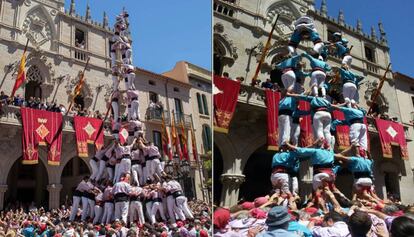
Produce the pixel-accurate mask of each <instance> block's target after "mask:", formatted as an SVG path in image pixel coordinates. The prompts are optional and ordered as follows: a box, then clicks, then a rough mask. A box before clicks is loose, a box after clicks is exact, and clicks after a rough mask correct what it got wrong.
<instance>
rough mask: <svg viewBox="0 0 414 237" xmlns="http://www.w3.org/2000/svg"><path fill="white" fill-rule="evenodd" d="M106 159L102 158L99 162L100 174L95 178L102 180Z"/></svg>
mask: <svg viewBox="0 0 414 237" xmlns="http://www.w3.org/2000/svg"><path fill="white" fill-rule="evenodd" d="M105 166H106V161H104V160H100V161H99V164H98V174H97V175H96V177H95V180H100V179H101V178H102V175H103V172H104V170H105Z"/></svg>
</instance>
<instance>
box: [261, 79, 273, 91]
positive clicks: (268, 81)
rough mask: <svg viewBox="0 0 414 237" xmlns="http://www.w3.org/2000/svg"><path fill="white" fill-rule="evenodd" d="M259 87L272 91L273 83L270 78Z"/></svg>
mask: <svg viewBox="0 0 414 237" xmlns="http://www.w3.org/2000/svg"><path fill="white" fill-rule="evenodd" d="M261 87H262V88H266V89H273V83H272V81H271V80H270V78H268V79H266V81H265V82H262V84H261Z"/></svg>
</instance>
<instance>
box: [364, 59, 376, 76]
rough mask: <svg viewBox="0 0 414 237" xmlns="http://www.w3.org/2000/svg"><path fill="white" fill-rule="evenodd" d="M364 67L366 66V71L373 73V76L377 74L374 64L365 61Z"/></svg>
mask: <svg viewBox="0 0 414 237" xmlns="http://www.w3.org/2000/svg"><path fill="white" fill-rule="evenodd" d="M365 65H366V69H367V71H368V72H372V73H375V74H378V73H379V67H378V66H377V65H376V64H375V63H371V62H368V61H366V62H365Z"/></svg>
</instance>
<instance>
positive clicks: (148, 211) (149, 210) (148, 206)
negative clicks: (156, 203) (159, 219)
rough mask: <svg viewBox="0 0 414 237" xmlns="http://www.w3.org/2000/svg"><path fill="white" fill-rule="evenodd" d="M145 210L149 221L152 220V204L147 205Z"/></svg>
mask: <svg viewBox="0 0 414 237" xmlns="http://www.w3.org/2000/svg"><path fill="white" fill-rule="evenodd" d="M145 210H146V213H147V218H148V220H151V211H152V202H147V203H145Z"/></svg>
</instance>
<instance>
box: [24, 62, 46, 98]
mask: <svg viewBox="0 0 414 237" xmlns="http://www.w3.org/2000/svg"><path fill="white" fill-rule="evenodd" d="M26 78H27V81H28V83H27V84H26V86H25V98H26V100H28V99H29V98H30V97H34V98H40V99H41V98H42V88H41V87H40V84H41V83H42V81H43V78H42V74H41V73H40V70H39V68H38V67H37V66H36V65H33V66H31V67H30V68H29V69H28V70H27V73H26Z"/></svg>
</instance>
